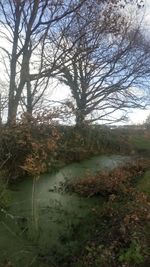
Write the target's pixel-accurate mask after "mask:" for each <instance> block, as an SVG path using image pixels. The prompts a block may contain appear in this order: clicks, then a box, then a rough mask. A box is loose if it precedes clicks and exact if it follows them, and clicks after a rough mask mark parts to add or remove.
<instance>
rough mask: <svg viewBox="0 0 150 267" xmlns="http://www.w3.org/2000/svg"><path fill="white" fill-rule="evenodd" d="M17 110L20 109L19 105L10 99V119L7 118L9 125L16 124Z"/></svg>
mask: <svg viewBox="0 0 150 267" xmlns="http://www.w3.org/2000/svg"><path fill="white" fill-rule="evenodd" d="M17 109H18V103H17V102H16V101H14V100H12V99H10V98H9V103H8V118H7V123H8V124H14V123H16V116H17Z"/></svg>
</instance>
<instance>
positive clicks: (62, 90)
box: [0, 0, 150, 124]
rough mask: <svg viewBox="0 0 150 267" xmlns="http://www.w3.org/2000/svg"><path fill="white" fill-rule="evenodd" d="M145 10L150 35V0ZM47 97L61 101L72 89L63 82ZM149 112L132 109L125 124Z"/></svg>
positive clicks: (137, 119)
mask: <svg viewBox="0 0 150 267" xmlns="http://www.w3.org/2000/svg"><path fill="white" fill-rule="evenodd" d="M144 12H145V16H144V25H145V28H146V32H147V34H148V35H149V36H150V0H145V7H144ZM0 45H2V40H1V44H0ZM6 46H7V44H6V43H5V44H4V47H6ZM1 68H2V67H1V66H0V71H1ZM2 76H3V75H2ZM2 76H1V77H2ZM1 77H0V78H1ZM3 77H4V76H3ZM47 97H48V99H50V100H56V101H61V100H63V99H67V98H70V91H69V89H68V88H67V86H64V85H62V84H61V85H58V86H55V88H54V89H53V90H52V91H51V92H50V93H48V95H47ZM149 114H150V108H149V109H147V110H140V109H134V110H130V111H129V115H128V117H129V120H128V122H125V124H127V123H128V124H141V123H143V122H144V121H145V120H146V118H147V116H148V115H149ZM121 124H123V123H121Z"/></svg>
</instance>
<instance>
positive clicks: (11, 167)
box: [0, 116, 59, 178]
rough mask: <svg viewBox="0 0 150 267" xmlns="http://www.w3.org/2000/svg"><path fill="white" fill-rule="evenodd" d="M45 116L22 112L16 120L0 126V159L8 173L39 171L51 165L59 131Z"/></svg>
mask: <svg viewBox="0 0 150 267" xmlns="http://www.w3.org/2000/svg"><path fill="white" fill-rule="evenodd" d="M48 119H49V118H48ZM46 120H47V117H43V116H41V117H37V118H36V119H35V118H34V119H33V118H30V120H29V118H28V116H24V117H22V119H21V120H20V121H19V122H18V123H17V124H14V125H11V126H7V125H6V126H3V128H2V129H1V134H0V154H1V158H0V161H1V162H5V164H4V166H3V169H5V171H6V173H7V175H8V176H9V177H12V176H13V178H17V177H20V176H23V175H25V174H27V173H28V174H30V175H39V174H40V173H42V172H45V171H47V170H49V169H50V168H51V167H52V159H53V154H54V153H55V150H56V147H57V141H58V139H59V133H58V131H57V130H56V128H55V126H54V125H52V124H51V125H47V123H46Z"/></svg>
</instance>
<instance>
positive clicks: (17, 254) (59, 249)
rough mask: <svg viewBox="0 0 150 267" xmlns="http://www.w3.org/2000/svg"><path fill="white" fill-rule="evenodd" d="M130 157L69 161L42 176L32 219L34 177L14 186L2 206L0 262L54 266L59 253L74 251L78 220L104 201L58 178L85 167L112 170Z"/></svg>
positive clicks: (86, 169)
mask: <svg viewBox="0 0 150 267" xmlns="http://www.w3.org/2000/svg"><path fill="white" fill-rule="evenodd" d="M128 159H129V158H128V157H124V156H119V155H118V156H117V155H112V156H99V157H94V158H92V159H90V160H86V161H83V162H81V163H74V164H70V165H68V166H66V167H64V168H62V169H61V170H60V171H59V172H57V173H55V174H53V175H50V174H46V175H42V176H41V177H40V179H38V180H37V181H36V186H35V206H36V220H35V221H34V223H33V222H32V220H31V214H32V197H31V196H32V182H33V180H32V178H27V179H24V180H23V181H22V182H19V183H18V184H16V185H13V186H12V188H11V190H10V196H11V201H10V206H9V209H8V210H7V212H6V211H3V210H2V211H1V216H0V263H2V262H4V261H5V260H9V261H10V262H11V263H12V264H13V266H15V267H21V266H22V267H27V266H35V267H38V266H39V267H43V266H47V267H51V266H52V267H53V266H56V265H55V260H54V259H55V257H56V256H57V255H58V253H61V254H63V253H64V254H66V253H70V254H71V253H73V249H75V247H77V246H78V244H77V242H76V239H75V238H73V236H75V231H76V230H75V229H76V227H77V225H80V224H82V220H83V219H85V218H86V217H89V216H90V214H91V212H92V208H93V207H95V206H96V205H101V206H102V205H103V202H104V200H103V199H102V198H100V197H97V198H92V199H90V198H89V199H88V198H87V199H85V198H81V197H79V196H77V195H75V194H70V193H67V192H65V190H63V186H62V183H63V182H64V181H65V180H66V179H68V180H71V179H78V178H79V177H81V178H82V177H83V176H84V175H85V174H86V173H87V172H90V173H96V172H97V171H100V170H104V169H105V170H110V169H113V168H114V167H116V166H118V165H121V164H123V163H124V162H125V161H127V160H128ZM60 266H61V265H60Z"/></svg>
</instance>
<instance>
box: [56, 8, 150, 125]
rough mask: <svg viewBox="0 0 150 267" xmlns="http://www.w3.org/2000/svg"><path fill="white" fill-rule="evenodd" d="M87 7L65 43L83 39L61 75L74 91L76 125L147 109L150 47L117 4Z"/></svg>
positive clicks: (59, 76) (112, 119)
mask: <svg viewBox="0 0 150 267" xmlns="http://www.w3.org/2000/svg"><path fill="white" fill-rule="evenodd" d="M85 5H86V6H85ZM85 5H84V6H83V7H82V9H81V10H80V12H79V13H78V14H77V16H76V23H75V24H74V22H73V23H72V24H71V26H70V28H69V31H68V33H67V34H68V35H66V38H67V39H68V40H69V41H67V43H71V42H73V40H74V39H73V38H77V36H76V35H78V34H79V35H80V38H79V40H78V42H76V44H75V46H74V47H73V49H72V51H71V53H70V54H68V55H67V57H68V58H69V62H68V63H67V64H66V63H64V65H63V67H62V66H61V67H60V72H61V73H60V74H59V75H58V76H57V77H58V79H59V80H60V81H61V82H63V83H65V84H66V85H68V86H69V88H70V90H71V93H72V97H73V99H74V113H75V116H76V124H77V125H83V123H85V122H86V123H87V122H93V121H95V120H106V121H110V122H114V121H115V120H117V121H118V117H117V118H116V117H114V116H113V114H115V112H116V111H118V110H119V111H121V110H122V111H126V110H127V109H128V108H137V107H140V108H142V107H144V106H145V100H146V98H145V89H146V88H149V82H148V77H149V72H150V49H149V46H148V45H147V44H144V42H142V41H141V39H140V38H141V34H140V30H139V25H138V26H136V27H135V28H134V27H133V26H132V25H133V21H132V20H129V18H128V20H127V17H126V16H124V15H123V13H121V12H120V11H118V10H116V5H115V6H114V5H113V6H112V5H108V6H104V5H103V6H98V5H95V4H94V3H93V6H92V7H91V6H90V8H89V6H88V4H87V3H86V4H85ZM90 18H91V19H90ZM87 20H88V23H87ZM122 118H123V117H122V116H121V117H120V118H119V119H122Z"/></svg>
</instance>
